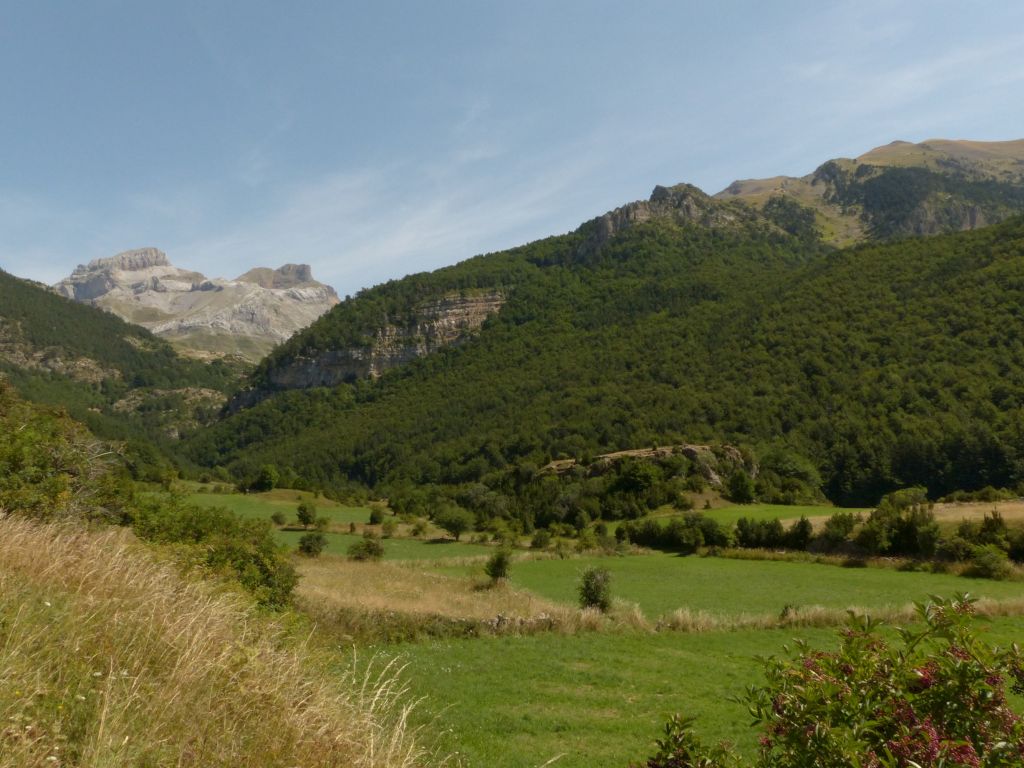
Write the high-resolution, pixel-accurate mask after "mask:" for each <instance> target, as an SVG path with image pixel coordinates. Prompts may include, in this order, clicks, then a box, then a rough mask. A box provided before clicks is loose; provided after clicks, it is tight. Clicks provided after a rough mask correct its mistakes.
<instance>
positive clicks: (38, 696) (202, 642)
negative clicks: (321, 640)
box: [0, 514, 424, 768]
mask: <svg viewBox="0 0 1024 768" xmlns="http://www.w3.org/2000/svg"><path fill="white" fill-rule="evenodd" d="M291 634H292V633H289V632H286V631H285V630H284V628H283V627H281V626H277V625H274V624H273V623H271V622H270V620H269V619H268V618H267V617H266V616H265V615H263V614H261V613H260V612H259V611H257V610H255V608H254V606H253V604H252V602H251V600H249V599H247V598H244V597H242V596H241V595H239V594H237V593H231V592H229V591H225V590H224V589H223V587H221V586H218V585H216V584H214V583H211V582H203V581H201V580H195V579H191V578H187V577H182V576H181V575H180V571H179V569H178V568H177V567H176V566H174V565H173V564H171V563H168V562H166V561H164V562H161V561H159V560H158V559H157V558H156V557H154V555H153V553H152V552H150V551H146V550H145V549H143V548H142V547H141V546H140V545H139V544H138V543H136V542H134V541H133V540H132V537H131V536H130V535H128V534H127V533H126V532H125V531H124V530H123V529H120V530H119V529H110V530H108V531H106V532H102V533H96V532H88V531H85V530H83V529H82V528H81V527H80V526H77V525H74V524H72V523H68V522H64V523H49V524H42V523H38V522H36V521H32V520H28V519H19V518H16V517H14V516H13V515H10V514H7V515H0V672H2V674H0V679H2V681H3V682H2V685H0V766H5V768H7V767H9V768H36V767H38V768H44V767H46V766H108V765H119V766H129V765H130V766H143V765H145V766H154V767H156V766H195V767H196V768H200V767H202V768H207V767H208V766H223V768H229V767H230V768H234V767H235V766H240V765H250V766H268V767H269V766H280V767H281V768H287V767H288V766H295V765H303V766H325V767H326V766H338V767H339V768H342V767H344V768H349V766H363V767H365V768H371V767H373V768H398V767H405V766H413V765H420V764H422V762H423V760H422V758H423V757H424V753H423V750H422V749H421V748H420V747H419V746H418V745H417V741H416V737H415V734H413V733H412V732H411V731H410V730H408V729H407V728H406V717H407V714H408V710H407V699H406V696H405V695H404V691H403V689H402V687H401V685H399V684H398V683H397V681H396V679H395V677H394V669H393V668H392V669H385V668H380V667H379V665H378V672H377V673H373V672H370V673H369V674H367V673H365V672H362V671H361V672H358V673H357V672H356V671H355V670H354V668H352V667H351V666H350V665H349V666H348V668H347V669H346V667H345V665H343V664H339V662H338V659H337V658H336V657H328V656H327V655H326V654H324V653H321V652H320V651H318V650H317V649H316V648H315V647H314V646H310V645H304V644H303V643H301V642H300V641H299V640H297V639H295V638H293V637H292V636H291ZM380 673H383V674H380Z"/></svg>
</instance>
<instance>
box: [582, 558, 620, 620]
mask: <svg viewBox="0 0 1024 768" xmlns="http://www.w3.org/2000/svg"><path fill="white" fill-rule="evenodd" d="M611 581H612V575H611V572H610V571H609V570H608V569H607V568H600V567H596V566H595V567H591V568H587V569H586V570H585V571H583V575H582V576H581V577H580V585H579V596H580V607H582V608H597V609H598V610H599V611H601V612H602V613H607V612H608V609H609V608H611V607H612V589H611Z"/></svg>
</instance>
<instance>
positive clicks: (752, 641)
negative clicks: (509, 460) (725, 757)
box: [395, 566, 1024, 768]
mask: <svg viewBox="0 0 1024 768" xmlns="http://www.w3.org/2000/svg"><path fill="white" fill-rule="evenodd" d="M818 567H819V568H824V567H825V566H818ZM837 570H838V569H837ZM979 631H980V633H981V634H982V636H983V637H985V638H986V639H987V640H989V641H990V642H992V643H999V644H1003V645H1006V644H1008V643H1010V642H1013V641H1021V640H1024V618H1003V619H997V620H994V621H991V622H985V621H980V620H979ZM794 638H802V639H805V640H807V641H808V642H810V643H811V644H812V645H814V646H815V647H818V648H826V647H830V646H832V645H834V644H835V643H836V642H837V641H836V631H835V630H834V629H789V630H745V631H736V632H713V633H703V634H680V633H672V632H664V633H657V634H641V633H629V632H626V633H588V634H579V635H572V636H566V635H557V634H547V635H535V636H531V637H501V638H479V639H474V640H456V641H444V642H427V643H416V644H409V645H404V646H400V647H399V648H397V649H395V653H397V654H398V655H399V656H400V657H401V658H402V659H403V660H404V661H405V662H406V663H407V665H408V666H407V667H406V671H405V675H406V678H407V680H408V681H409V682H410V685H411V688H412V693H413V694H414V695H416V696H422V697H424V699H423V701H422V702H421V703H420V705H419V706H418V708H417V710H416V711H415V713H414V719H415V721H416V722H417V723H419V724H428V723H432V724H433V725H432V726H431V727H432V728H434V729H436V730H438V731H441V732H442V742H441V743H442V746H443V748H444V749H445V750H448V751H451V752H457V753H459V756H460V757H461V759H462V765H463V766H465V768H532V767H534V766H541V765H544V764H546V761H548V760H550V759H552V758H554V757H556V756H560V757H559V758H558V759H557V760H556V761H555V762H554V763H552V765H554V766H558V767H559V768H626V766H627V765H628V764H629V761H630V760H637V761H639V760H640V759H641V758H643V757H646V756H648V755H649V754H651V753H652V752H653V750H654V739H655V738H657V737H658V736H659V735H660V733H661V727H662V725H663V724H664V722H665V720H666V719H667V718H668V717H669V716H670V715H671V714H673V713H676V712H679V713H683V714H687V715H693V716H695V717H697V727H698V729H699V732H700V733H701V736H702V738H705V739H706V740H708V741H712V742H713V741H718V740H722V739H725V740H729V741H731V742H733V743H734V744H735V745H736V746H737V748H738V749H739V750H740V751H741V752H743V753H744V754H746V755H748V756H752V755H753V754H754V752H755V750H756V737H757V733H756V731H754V730H753V729H751V728H750V727H749V726H748V723H749V720H750V718H749V716H748V714H747V711H746V709H745V707H744V705H743V704H742V703H738V702H736V701H732V700H731V698H732V697H737V696H742V694H743V692H744V690H745V688H746V686H748V685H750V684H756V683H759V682H760V681H761V679H762V678H761V663H760V662H759V661H758V660H757V658H756V657H758V656H767V655H780V654H782V652H783V646H785V645H786V644H789V643H791V642H792V640H793V639H794ZM1019 703H1020V702H1018V704H1019ZM1018 709H1019V707H1018Z"/></svg>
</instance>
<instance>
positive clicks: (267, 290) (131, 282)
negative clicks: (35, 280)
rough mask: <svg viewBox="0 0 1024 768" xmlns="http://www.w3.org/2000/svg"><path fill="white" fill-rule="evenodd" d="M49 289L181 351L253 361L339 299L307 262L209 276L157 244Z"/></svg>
mask: <svg viewBox="0 0 1024 768" xmlns="http://www.w3.org/2000/svg"><path fill="white" fill-rule="evenodd" d="M53 289H54V291H55V292H57V293H58V294H59V295H61V296H64V297H66V298H69V299H73V300H75V301H80V302H86V303H90V304H93V305H95V306H98V307H101V308H103V309H106V310H108V311H110V312H113V313H114V314H116V315H118V316H119V317H121V318H123V319H125V320H127V321H129V322H132V323H135V324H137V325H141V326H143V327H144V328H147V329H148V330H150V331H152V332H153V333H155V334H156V335H158V336H161V337H164V338H166V339H168V340H169V341H171V342H172V343H174V344H175V346H176V347H177V348H178V349H179V350H181V351H183V352H185V353H186V354H191V355H193V356H199V357H218V356H223V355H226V354H234V355H238V356H240V357H242V358H246V359H249V360H250V361H252V362H255V361H256V360H257V359H259V358H260V357H262V356H263V355H264V354H266V353H267V352H268V351H270V349H272V348H273V346H274V345H275V344H277V343H280V342H282V341H284V340H285V339H287V338H288V337H289V336H291V335H292V334H293V333H295V332H296V331H298V330H300V329H302V328H304V327H306V326H308V325H309V324H310V323H312V322H313V321H314V320H315V319H316V318H317V317H319V316H320V315H321V314H323V313H324V312H326V311H327V310H328V309H330V307H332V306H334V305H335V304H336V303H337V302H338V296H337V294H336V293H335V292H334V289H333V288H331V287H330V286H327V285H324V284H322V283H319V282H317V281H316V280H314V279H313V275H312V270H311V269H310V267H309V265H306V264H285V265H284V266H282V267H279V268H278V269H268V268H265V267H257V268H254V269H251V270H249V271H248V272H246V273H244V274H243V275H240V276H239V277H237V278H235V279H234V280H224V279H222V278H212V279H211V278H208V277H206V276H205V275H203V274H202V273H200V272H195V271H191V270H185V269H180V268H178V267H175V266H174V265H173V264H171V262H170V261H169V260H168V258H167V255H166V254H165V253H164V252H163V251H160V250H158V249H156V248H140V249H135V250H129V251H124V252H122V253H119V254H116V255H115V256H111V257H107V258H102V259H95V260H93V261H91V262H89V263H88V264H85V265H79V266H78V267H77V268H76V269H75V270H74V272H72V274H71V275H70V276H69V277H67V278H65V279H64V280H62V281H60V282H59V283H57V284H56V285H55V286H54V287H53Z"/></svg>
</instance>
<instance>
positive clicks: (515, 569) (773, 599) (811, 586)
mask: <svg viewBox="0 0 1024 768" xmlns="http://www.w3.org/2000/svg"><path fill="white" fill-rule="evenodd" d="M588 566H601V567H604V568H607V569H608V570H609V571H611V574H612V582H611V583H612V594H613V596H614V597H618V598H620V599H622V600H626V601H629V602H633V603H637V604H638V605H639V606H640V608H641V610H642V611H643V612H644V614H645V615H646V616H647V617H648V618H655V617H657V616H658V615H660V614H664V613H668V612H670V611H673V610H675V609H677V608H688V609H690V610H693V611H706V612H708V613H712V614H715V615H720V616H726V617H728V616H736V615H740V614H766V613H767V614H772V615H777V614H779V613H780V612H781V611H782V609H783V608H784V607H786V606H787V605H788V606H800V607H808V606H812V605H816V606H823V607H825V608H840V609H842V608H847V607H850V606H859V607H864V608H884V607H895V606H902V605H905V604H907V603H909V602H912V601H919V600H924V599H926V598H927V597H928V596H929V595H942V596H945V597H949V596H951V595H953V594H956V593H958V592H970V593H971V594H973V595H976V596H978V597H990V598H994V599H1004V598H1011V597H1024V583H1021V582H1013V581H990V580H987V579H986V580H983V579H966V578H964V577H961V576H953V575H947V574H935V573H912V572H902V571H897V570H893V569H890V568H841V567H838V566H833V565H821V564H816V563H800V562H781V561H765V560H732V559H727V558H719V557H699V556H693V555H691V556H689V557H680V556H678V555H672V554H666V553H654V554H649V555H636V556H626V557H600V558H599V557H593V558H579V559H569V560H528V561H523V562H517V563H515V564H514V565H513V566H512V583H513V584H515V585H516V586H518V587H523V588H525V589H529V590H531V591H533V592H536V593H537V594H539V595H542V596H543V597H546V598H548V599H551V600H556V601H559V602H565V603H575V602H576V599H577V595H576V588H577V584H578V583H579V577H580V573H581V572H582V571H583V569H584V568H586V567H588ZM457 570H458V569H452V572H456V571H457ZM462 572H466V569H465V568H464V569H463V570H462Z"/></svg>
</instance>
